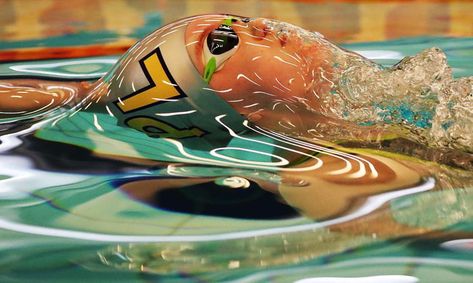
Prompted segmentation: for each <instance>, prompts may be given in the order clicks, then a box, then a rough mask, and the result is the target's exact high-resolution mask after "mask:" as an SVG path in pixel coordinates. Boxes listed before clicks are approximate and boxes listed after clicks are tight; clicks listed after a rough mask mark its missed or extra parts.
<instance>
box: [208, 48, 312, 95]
mask: <svg viewBox="0 0 473 283" xmlns="http://www.w3.org/2000/svg"><path fill="white" fill-rule="evenodd" d="M242 53H243V54H242ZM242 53H240V52H237V53H236V55H237V56H236V57H232V58H231V59H229V60H228V61H227V62H226V63H225V65H224V66H223V68H222V70H221V71H218V72H216V73H215V74H214V76H213V77H212V80H211V81H210V85H211V87H212V88H214V89H217V90H228V89H232V91H231V92H229V93H227V94H225V97H226V98H227V99H228V98H230V99H241V98H245V97H248V95H251V96H252V97H255V98H253V99H255V100H260V102H264V101H272V100H274V99H283V98H290V97H293V96H301V97H303V96H304V91H305V88H304V82H305V80H304V74H302V73H301V71H300V70H299V68H298V67H295V66H291V65H288V64H286V63H284V62H281V61H280V60H278V59H276V58H275V57H274V56H277V55H275V53H274V52H255V51H253V52H246V53H247V54H244V53H245V52H242ZM255 58H256V59H255ZM254 92H266V93H268V94H270V95H264V94H260V95H255V94H254Z"/></svg>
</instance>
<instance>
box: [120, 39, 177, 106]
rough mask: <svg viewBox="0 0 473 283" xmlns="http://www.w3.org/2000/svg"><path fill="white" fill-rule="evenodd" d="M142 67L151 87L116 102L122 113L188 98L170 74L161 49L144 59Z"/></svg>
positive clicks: (141, 63)
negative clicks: (172, 99) (165, 101)
mask: <svg viewBox="0 0 473 283" xmlns="http://www.w3.org/2000/svg"><path fill="white" fill-rule="evenodd" d="M140 65H141V67H142V69H143V72H144V73H145V75H146V77H147V78H148V81H149V83H150V85H149V86H147V87H145V88H142V89H140V90H138V91H136V92H134V93H132V94H130V95H128V96H126V97H125V98H122V99H121V100H119V101H118V102H115V104H116V105H117V107H118V108H119V109H120V110H121V111H123V112H124V113H127V112H130V111H134V110H138V109H142V108H145V107H148V106H151V105H153V104H158V103H160V102H163V101H160V99H170V98H178V97H185V96H186V95H185V94H184V92H183V91H182V90H181V89H180V87H179V86H178V85H177V84H176V82H175V81H174V79H173V77H172V76H171V74H170V73H169V71H168V69H167V66H166V63H165V62H164V59H163V57H162V55H161V52H160V50H159V48H158V49H156V51H155V52H153V53H150V55H148V56H146V57H145V58H143V59H142V60H141V61H140Z"/></svg>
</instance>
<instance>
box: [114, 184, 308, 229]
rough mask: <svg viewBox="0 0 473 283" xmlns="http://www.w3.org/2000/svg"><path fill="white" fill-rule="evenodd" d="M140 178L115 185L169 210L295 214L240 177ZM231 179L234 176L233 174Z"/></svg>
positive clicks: (236, 214) (233, 214) (262, 215)
mask: <svg viewBox="0 0 473 283" xmlns="http://www.w3.org/2000/svg"><path fill="white" fill-rule="evenodd" d="M228 179H231V177H229V178H224V179H221V178H220V179H203V178H200V179H197V178H192V179H176V178H174V179H164V178H159V179H144V180H134V181H129V182H126V183H123V184H116V185H118V188H120V190H121V191H123V192H124V193H126V194H127V195H128V196H130V197H131V198H133V199H135V200H138V201H141V202H143V203H146V204H148V205H151V206H153V207H156V208H158V209H164V210H168V211H173V212H180V213H190V214H198V215H207V216H219V217H229V218H241V219H250V220H251V219H267V220H276V219H286V218H292V217H296V216H298V215H299V213H298V212H297V211H296V210H295V209H294V208H292V207H291V206H289V205H287V204H284V203H283V200H282V199H281V197H280V196H278V195H276V194H273V193H271V192H268V191H265V190H263V189H262V188H261V187H260V186H259V185H258V183H256V182H253V181H247V180H245V179H243V178H238V179H240V180H241V181H242V182H243V184H241V185H239V186H237V187H235V186H233V185H231V184H225V180H228ZM233 179H235V177H233Z"/></svg>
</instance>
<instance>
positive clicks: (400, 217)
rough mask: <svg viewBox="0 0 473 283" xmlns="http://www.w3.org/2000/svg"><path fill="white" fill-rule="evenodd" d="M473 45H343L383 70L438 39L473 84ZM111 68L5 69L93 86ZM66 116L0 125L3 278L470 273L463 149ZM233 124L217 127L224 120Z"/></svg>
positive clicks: (75, 64)
mask: <svg viewBox="0 0 473 283" xmlns="http://www.w3.org/2000/svg"><path fill="white" fill-rule="evenodd" d="M471 43H473V39H471V38H461V39H460V38H411V39H403V40H397V41H388V42H372V43H364V44H352V45H346V46H345V47H346V48H348V49H350V50H355V51H357V52H359V53H361V54H364V55H365V56H367V57H368V58H372V59H374V60H375V61H377V62H378V63H380V64H383V65H385V66H390V65H392V64H394V63H396V62H397V61H398V60H400V59H401V58H402V57H404V56H407V55H413V54H415V53H417V52H419V51H421V50H423V49H426V48H430V47H432V46H438V47H440V48H442V49H443V50H444V51H445V52H446V54H447V57H448V61H449V64H450V65H451V66H452V67H453V71H454V75H455V76H457V77H459V76H471V75H473V68H472V66H473V59H472V58H473V57H472V56H471V55H472V52H473V51H472V48H471V46H472V45H471ZM116 60H117V57H97V58H93V59H90V58H89V59H78V60H61V61H41V62H28V63H9V64H3V65H2V66H0V70H2V73H3V74H4V75H8V74H15V75H18V74H23V75H25V76H31V75H36V74H38V73H40V74H42V75H45V76H53V77H55V78H64V79H69V80H70V79H73V78H77V79H79V80H83V79H91V80H92V79H94V78H98V77H100V76H102V75H103V74H104V73H105V72H106V71H107V70H109V69H110V68H111V67H112V65H113V63H115V62H116ZM11 66H14V68H11ZM53 111H56V113H54V115H53V116H54V117H61V115H63V114H64V113H65V112H63V111H62V110H53ZM73 113H74V115H72V116H71V115H70V114H71V112H67V114H68V115H69V116H68V117H67V118H64V119H56V118H55V119H51V120H48V119H46V120H43V121H42V122H39V123H36V124H33V126H32V125H31V123H27V122H26V119H25V120H22V121H18V122H15V123H6V124H4V127H3V128H2V130H3V133H2V136H1V144H0V150H1V151H2V155H1V157H0V158H1V162H0V178H1V181H0V186H1V191H0V196H1V199H0V217H1V218H0V227H1V228H2V229H1V230H0V241H1V242H0V243H1V246H2V249H1V251H0V253H1V256H0V270H1V271H2V272H1V273H0V280H1V281H2V282H13V281H15V280H21V281H32V280H37V281H38V280H39V281H47V282H62V281H63V280H65V279H67V280H68V281H77V282H79V281H80V282H83V281H84V280H91V281H97V282H103V281H112V280H113V281H123V282H129V281H138V282H140V281H153V280H158V279H166V280H168V281H169V282H173V281H176V282H185V281H188V282H194V281H199V282H200V281H210V282H213V281H236V282H267V281H269V280H272V281H275V282H292V281H297V280H302V279H304V278H305V279H310V278H326V277H330V278H332V280H336V279H335V277H337V278H339V277H353V278H360V277H370V276H378V275H379V276H385V277H377V278H376V280H378V281H375V282H384V281H386V282H416V281H415V280H419V281H420V282H469V281H470V280H471V278H472V273H473V262H472V257H473V254H472V248H471V247H472V241H473V240H471V238H472V236H471V235H472V234H471V233H472V231H473V225H472V219H473V216H472V211H473V209H472V207H471V206H472V204H473V200H472V197H473V195H472V194H471V183H472V181H473V180H472V175H471V171H469V170H463V169H462V168H471V167H468V166H471V161H469V162H470V163H469V164H470V165H468V159H465V155H462V154H460V153H458V152H456V151H455V152H450V151H447V152H442V151H440V155H439V156H437V157H435V156H434V158H432V156H433V155H435V153H437V154H439V151H438V150H437V151H434V152H429V151H428V149H426V148H425V147H422V146H418V145H417V144H412V143H409V142H408V141H406V140H402V139H394V140H391V141H390V142H386V143H385V144H383V147H381V150H380V147H379V146H378V144H374V145H373V144H370V143H365V142H358V143H357V142H351V143H345V144H344V145H345V147H341V146H336V145H333V144H330V146H327V144H322V145H321V144H318V143H310V142H308V141H307V140H297V139H294V138H291V137H288V136H284V135H281V134H279V133H277V132H273V131H268V130H265V129H263V128H259V127H257V126H255V125H253V124H251V123H250V124H245V125H243V124H242V125H239V127H249V128H250V129H249V130H248V131H246V132H244V133H242V134H240V133H236V134H235V135H234V136H232V137H229V140H227V141H226V142H227V144H226V149H221V150H214V151H212V150H211V149H215V145H214V144H212V143H211V142H209V143H202V142H201V143H195V142H192V140H189V139H188V140H185V139H184V140H182V143H178V142H177V141H176V140H173V139H152V138H150V137H148V136H146V135H145V134H143V133H141V132H138V131H136V130H134V129H131V128H125V127H120V126H118V125H117V123H116V120H115V119H114V118H112V117H111V116H110V115H109V114H108V113H106V112H96V111H78V112H73ZM28 118H31V117H28ZM227 118H228V117H220V118H219V120H218V121H219V123H220V124H221V125H222V127H225V125H227V123H232V122H231V121H230V122H229V121H228V120H227ZM323 145H325V146H323ZM401 149H402V150H401ZM403 150H404V151H403ZM394 152H401V153H404V155H403V154H398V153H394ZM445 155H446V156H447V157H448V158H446V157H445ZM426 156H427V157H430V160H439V162H441V163H444V164H445V163H447V164H448V165H450V166H445V165H439V164H437V163H435V162H429V161H422V160H421V158H425V157H426ZM451 157H456V159H455V158H451ZM442 158H444V159H442ZM320 159H322V160H323V164H324V165H323V166H321V167H319V166H318V164H320V162H319V161H320ZM286 160H287V161H288V162H289V164H286V163H285V161H286ZM470 160H471V159H470ZM176 161H177V162H176ZM465 162H466V163H465ZM346 163H349V164H351V167H350V168H348V167H347V166H345V164H346ZM465 164H466V165H465ZM342 169H343V170H342ZM362 170H364V172H363V173H360V172H361V171H362ZM470 170H471V169H470ZM334 172H336V173H335V174H334ZM375 175H376V177H374V176H375ZM370 176H371V177H370ZM388 275H389V276H391V277H389V276H388ZM396 275H397V277H393V276H396ZM365 279H366V278H365ZM313 280H314V281H313V282H318V281H315V279H313ZM343 280H346V279H343ZM343 280H342V281H338V282H347V281H343ZM389 280H391V281H389ZM396 280H397V281H396ZM322 282H323V281H322ZM329 282H337V281H329ZM354 282H357V281H354Z"/></svg>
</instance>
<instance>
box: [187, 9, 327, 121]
mask: <svg viewBox="0 0 473 283" xmlns="http://www.w3.org/2000/svg"><path fill="white" fill-rule="evenodd" d="M299 31H300V30H299V29H298V28H296V27H294V26H290V25H278V23H277V22H275V21H269V20H265V19H261V18H257V19H248V18H240V17H229V16H222V15H215V16H208V17H204V18H198V19H196V20H194V21H192V22H191V23H189V25H188V26H187V29H186V45H187V49H188V52H189V55H190V57H191V60H192V62H193V63H194V65H195V67H196V68H197V70H198V71H199V72H200V73H201V74H202V76H203V78H204V79H206V80H207V81H208V83H209V85H210V86H211V88H213V89H214V90H215V91H216V93H217V94H218V95H219V96H220V97H222V98H223V99H224V100H226V101H227V102H228V103H230V105H231V106H232V107H233V108H234V109H236V110H237V111H238V112H239V113H240V114H243V115H244V116H246V117H249V118H250V119H251V118H253V119H255V117H258V118H256V119H255V120H258V119H261V118H274V117H275V116H274V115H276V114H275V113H280V115H279V116H280V117H281V116H284V115H286V114H291V113H294V112H295V111H297V110H296V109H295V108H296V107H297V106H296V105H301V103H303V104H305V105H307V104H309V105H312V106H314V107H313V108H316V105H315V104H316V103H317V101H316V100H315V97H314V94H313V93H312V91H313V90H314V88H313V85H314V82H313V81H314V80H313V72H312V70H313V69H314V68H316V66H314V62H313V61H312V59H311V58H312V57H310V56H308V53H313V52H314V49H313V48H311V47H310V46H308V45H307V44H306V43H305V42H304V39H303V38H302V37H301V36H300V33H299ZM312 55H313V54H312ZM321 61H322V60H321ZM286 106H287V107H286ZM269 113H271V116H269ZM252 116H253V117H252Z"/></svg>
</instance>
